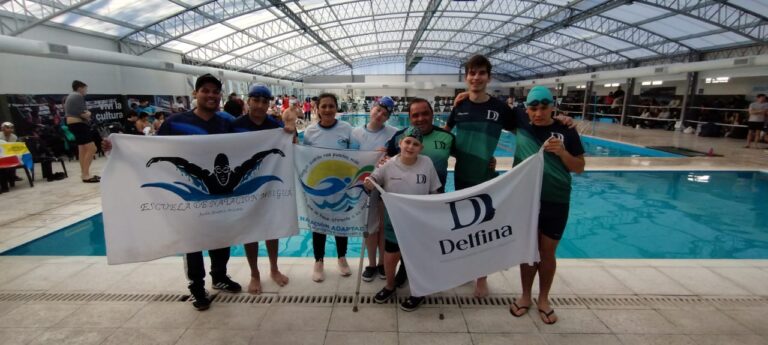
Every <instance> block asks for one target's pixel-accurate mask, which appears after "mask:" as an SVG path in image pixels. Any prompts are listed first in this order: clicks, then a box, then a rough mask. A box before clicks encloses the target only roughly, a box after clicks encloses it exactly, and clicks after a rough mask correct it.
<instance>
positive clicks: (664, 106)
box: [627, 104, 683, 109]
mask: <svg viewBox="0 0 768 345" xmlns="http://www.w3.org/2000/svg"><path fill="white" fill-rule="evenodd" d="M627 106H628V107H633V108H670V109H683V107H681V106H674V107H670V106H667V105H635V104H627Z"/></svg>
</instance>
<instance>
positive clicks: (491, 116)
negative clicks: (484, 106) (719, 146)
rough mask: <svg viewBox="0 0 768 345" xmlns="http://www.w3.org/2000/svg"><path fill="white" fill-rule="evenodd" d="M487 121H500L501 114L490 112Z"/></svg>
mask: <svg viewBox="0 0 768 345" xmlns="http://www.w3.org/2000/svg"><path fill="white" fill-rule="evenodd" d="M486 119H487V120H491V121H499V113H498V112H495V111H493V110H488V116H487V117H486Z"/></svg>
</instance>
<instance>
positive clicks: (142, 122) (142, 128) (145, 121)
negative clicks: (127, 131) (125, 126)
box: [134, 112, 152, 135]
mask: <svg viewBox="0 0 768 345" xmlns="http://www.w3.org/2000/svg"><path fill="white" fill-rule="evenodd" d="M134 125H135V126H136V132H138V134H144V135H152V125H151V124H149V114H147V113H145V112H141V113H139V118H138V119H137V120H136V123H135V124H134Z"/></svg>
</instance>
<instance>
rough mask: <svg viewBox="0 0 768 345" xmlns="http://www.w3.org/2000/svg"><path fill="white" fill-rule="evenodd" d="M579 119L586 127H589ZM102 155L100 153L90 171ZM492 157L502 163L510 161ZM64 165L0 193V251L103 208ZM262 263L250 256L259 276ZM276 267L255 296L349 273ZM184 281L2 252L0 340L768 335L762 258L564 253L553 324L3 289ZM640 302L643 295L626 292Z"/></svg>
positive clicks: (323, 291) (372, 288)
mask: <svg viewBox="0 0 768 345" xmlns="http://www.w3.org/2000/svg"><path fill="white" fill-rule="evenodd" d="M582 126H583V127H584V126H585V125H582ZM586 129H587V130H588V131H590V132H591V126H590V127H587V128H586ZM596 134H597V135H598V136H601V137H605V138H608V139H613V140H621V141H626V142H630V143H636V144H643V145H678V146H682V147H686V148H691V149H696V150H701V151H707V150H709V148H710V147H712V148H713V149H714V151H715V152H716V153H718V154H723V155H725V157H703V158H683V159H664V158H590V159H588V165H587V168H588V169H593V170H603V169H727V170H734V169H749V170H766V169H768V154H767V153H766V151H765V150H757V149H752V150H747V149H743V148H741V146H742V145H743V142H742V140H738V141H737V140H729V139H717V138H699V137H695V136H693V135H686V134H681V133H670V132H665V131H657V130H635V129H632V128H628V127H624V128H620V127H618V126H611V125H606V124H600V125H599V126H597V127H596ZM105 162H106V159H103V158H100V159H98V160H96V162H95V163H94V169H96V170H100V169H101V168H102V167H103V164H104V163H105ZM499 163H500V167H501V168H504V165H505V164H509V163H510V162H508V161H505V160H500V162H499ZM68 170H69V172H70V178H68V179H66V180H63V181H56V182H45V181H40V180H38V182H37V184H36V186H35V187H34V188H29V186H28V185H25V184H24V183H20V184H18V185H17V187H16V188H14V189H13V190H12V192H11V193H7V194H2V195H0V250H5V249H8V248H11V247H13V246H15V245H18V244H20V243H24V242H26V241H29V240H31V239H34V238H37V237H40V236H42V235H45V234H47V233H49V232H51V231H53V230H56V229H59V228H61V227H62V226H64V225H67V224H70V223H72V222H74V221H76V220H79V219H82V218H84V217H86V216H89V215H91V214H94V213H97V212H100V210H101V207H100V201H101V198H100V195H99V186H98V185H97V184H83V183H80V182H79V181H78V176H77V175H78V173H77V171H78V167H77V164H76V162H71V163H68ZM38 175H39V172H38ZM351 261H353V262H354V263H355V265H356V263H357V260H351ZM267 264H268V262H267V260H266V259H263V260H260V266H261V269H262V272H265V271H266V270H267V269H268V267H267ZM280 265H281V270H282V271H283V272H284V273H285V274H287V275H288V276H289V277H290V279H291V281H290V283H289V284H288V285H287V286H285V287H278V286H277V285H276V284H274V283H272V282H271V281H270V280H268V279H267V280H264V281H263V285H264V290H265V292H264V295H265V296H281V295H345V296H347V295H352V294H353V292H354V289H355V280H354V278H342V277H340V276H339V275H338V274H337V270H336V268H335V264H334V263H333V261H329V262H328V264H327V265H326V267H327V271H328V272H327V273H328V274H327V278H328V279H327V280H326V281H325V282H323V283H321V284H318V283H314V282H312V281H311V279H310V275H311V259H305V258H281V259H280ZM229 271H230V274H231V275H232V276H233V278H234V279H235V280H237V281H239V282H241V283H243V284H245V283H247V281H248V278H249V273H250V272H249V268H248V266H247V263H246V261H245V260H244V258H233V259H232V261H231V262H230V265H229ZM489 282H490V286H491V290H492V293H493V295H492V297H503V298H513V297H515V296H517V295H518V294H519V293H520V291H521V289H520V286H519V272H518V269H517V268H511V269H509V270H507V271H503V272H499V273H497V274H494V275H491V276H490V277H489ZM382 284H383V282H382V281H379V280H376V281H375V282H373V283H363V284H362V288H361V293H362V295H364V296H371V295H372V294H373V293H375V292H376V291H377V290H378V289H379V288H380V287H381V286H382ZM184 286H185V278H184V273H183V263H182V260H181V259H180V258H178V257H171V258H165V259H161V260H156V261H153V262H149V263H142V264H129V265H119V266H109V265H107V264H106V260H105V258H103V257H7V256H3V257H0V344H120V345H123V344H227V345H229V344H318V345H319V344H404V345H405V344H419V345H421V344H447V345H451V344H542V345H543V344H550V345H554V344H590V345H595V344H624V345H636V344H686V345H689V344H690V345H692V344H699V345H708V344H768V321H767V320H768V260H607V259H601V260H583V259H571V260H560V261H559V262H558V275H557V277H556V280H555V285H554V287H553V291H552V293H553V295H554V296H555V297H557V298H560V299H562V300H563V301H591V302H589V303H587V302H584V303H575V304H570V305H569V304H568V303H563V304H560V305H558V306H557V308H556V309H557V313H558V315H559V317H560V321H559V322H558V323H557V324H555V325H545V324H543V323H542V322H541V320H540V318H539V317H538V315H537V314H536V313H535V312H531V313H529V314H528V315H526V316H524V317H521V318H514V317H512V316H511V315H510V314H509V313H508V311H507V309H506V306H505V305H471V304H462V305H456V304H451V305H446V306H444V307H442V308H438V307H436V306H431V305H430V306H425V307H423V308H421V309H419V310H417V311H415V312H413V313H406V312H403V311H401V310H399V309H397V308H396V306H395V305H384V306H381V305H372V304H362V305H361V306H360V309H359V311H358V312H357V313H355V312H352V310H351V306H350V305H349V304H344V303H336V304H332V303H325V304H315V305H301V304H291V303H271V304H246V303H223V302H222V303H216V302H214V304H213V306H212V308H211V309H210V310H208V311H206V312H202V313H200V312H196V311H194V310H193V309H192V307H191V306H190V305H189V303H188V302H98V301H87V300H86V301H65V302H61V301H59V302H50V301H40V300H37V299H34V298H32V299H29V300H19V299H13V298H4V297H3V296H11V295H16V294H20V293H32V294H54V293H56V294H64V293H72V294H79V295H81V296H82V295H84V294H91V293H106V294H117V293H126V294H127V293H131V294H140V293H142V294H145V293H156V294H157V293H163V294H183V293H185V292H186V291H185V289H184ZM534 286H535V285H534ZM534 290H535V291H537V289H536V288H534ZM471 293H472V285H471V284H465V285H463V286H459V287H457V288H455V289H452V290H451V291H446V292H444V293H442V294H441V295H443V296H449V295H451V296H453V295H458V296H468V295H470V294H471ZM401 294H407V289H404V290H403V291H401ZM244 295H245V294H244ZM16 296H18V295H16ZM638 300H643V301H645V302H643V303H634V302H631V301H638ZM601 301H602V302H601ZM606 301H608V302H606ZM611 301H612V302H611ZM619 301H624V302H619ZM627 301H630V302H627ZM670 301H671V302H670ZM441 312H442V313H443V314H444V316H445V319H443V320H440V319H439V318H438V315H439V314H440V313H441Z"/></svg>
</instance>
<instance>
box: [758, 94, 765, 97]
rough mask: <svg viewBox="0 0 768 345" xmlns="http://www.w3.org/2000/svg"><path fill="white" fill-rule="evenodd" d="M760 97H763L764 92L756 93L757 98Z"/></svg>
mask: <svg viewBox="0 0 768 345" xmlns="http://www.w3.org/2000/svg"><path fill="white" fill-rule="evenodd" d="M760 97H765V94H764V93H759V94H757V98H760Z"/></svg>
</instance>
